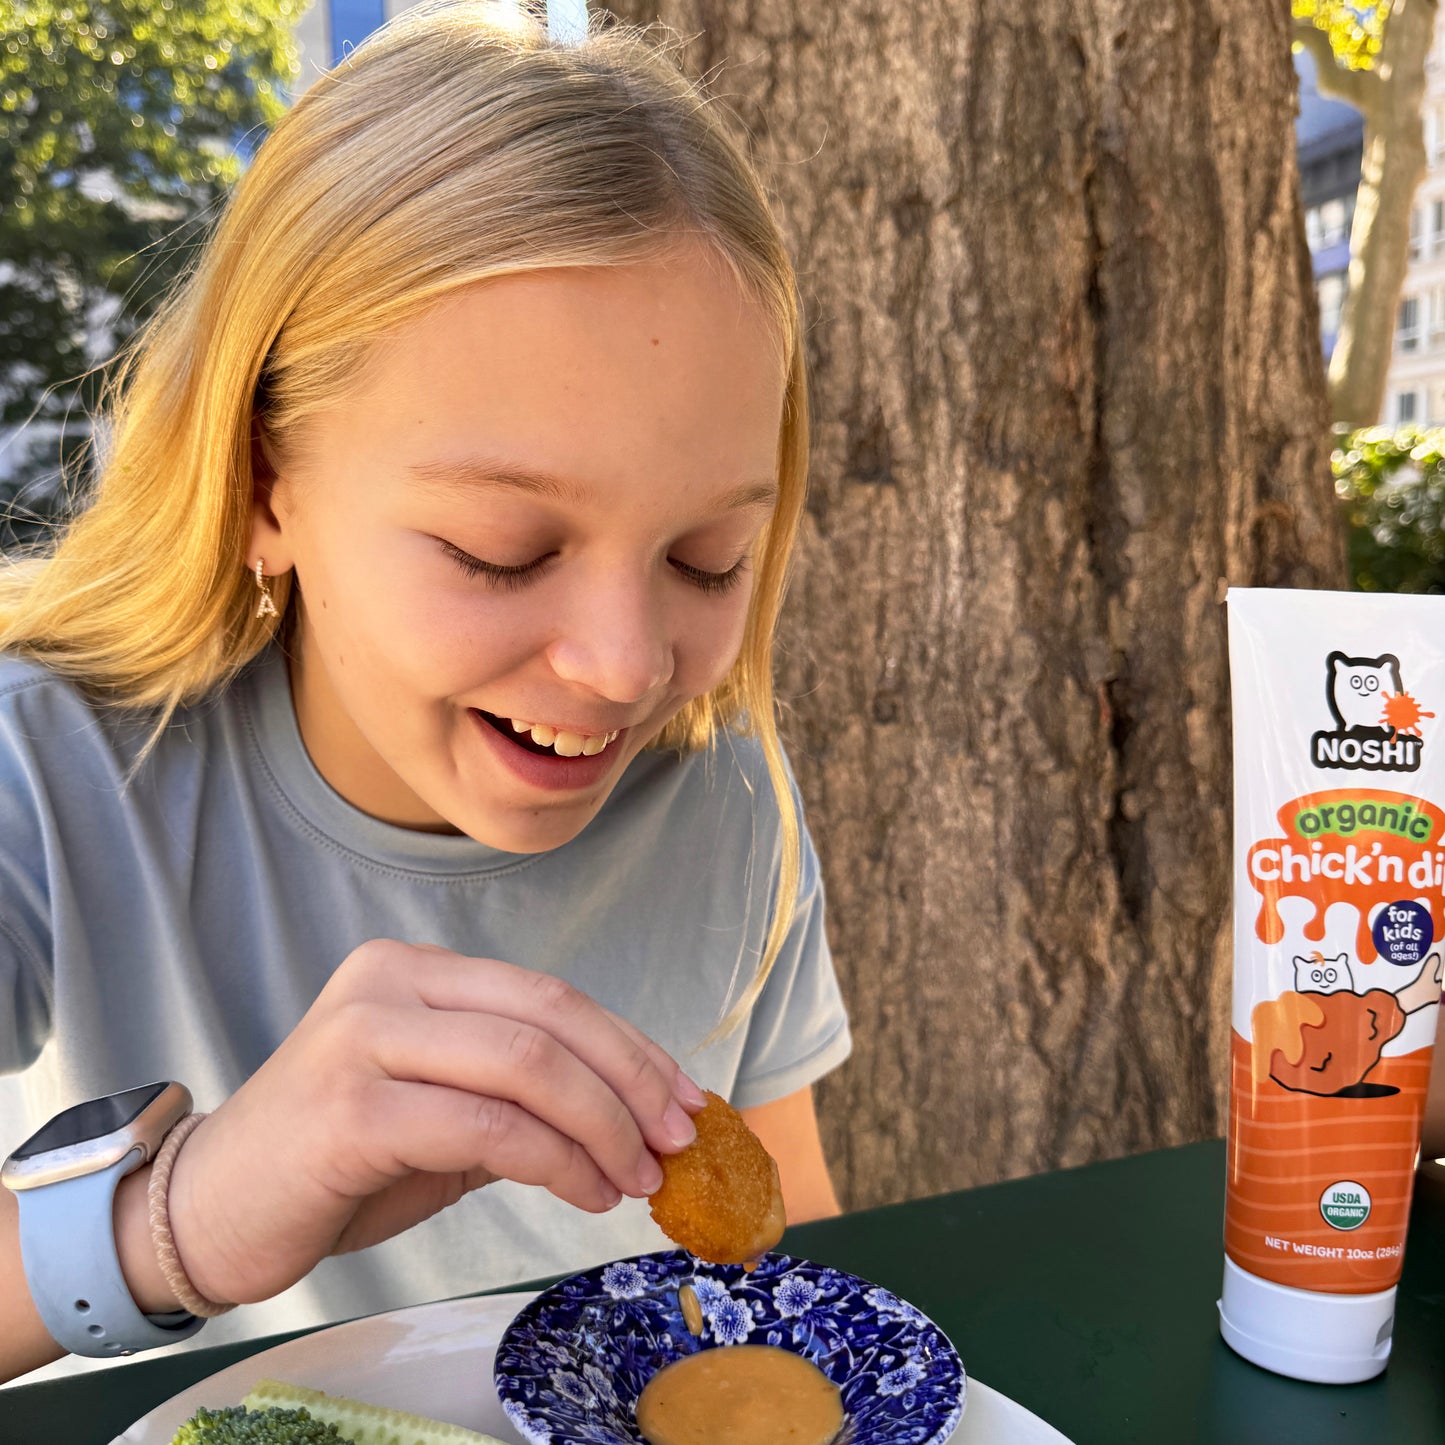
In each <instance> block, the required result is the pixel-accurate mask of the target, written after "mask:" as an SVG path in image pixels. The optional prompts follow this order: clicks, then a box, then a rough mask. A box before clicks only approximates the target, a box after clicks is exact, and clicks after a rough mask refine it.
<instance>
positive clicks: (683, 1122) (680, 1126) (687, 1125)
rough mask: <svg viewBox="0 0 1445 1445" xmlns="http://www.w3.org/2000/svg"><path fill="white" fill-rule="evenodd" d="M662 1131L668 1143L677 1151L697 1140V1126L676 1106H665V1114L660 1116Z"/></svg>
mask: <svg viewBox="0 0 1445 1445" xmlns="http://www.w3.org/2000/svg"><path fill="white" fill-rule="evenodd" d="M662 1129H663V1133H665V1134H666V1135H667V1137H668V1139H669V1141H670V1142H671V1143H673V1144H675V1145H676V1146H677V1147H678V1148H679V1149H682V1148H684V1147H685V1146H686V1145H688V1144H691V1143H692V1141H693V1140H694V1139H696V1138H697V1125H696V1124H694V1123H693V1122H692V1120H691V1119H690V1118H689V1117H688V1115H687V1114H685V1113H684V1112H683V1110H682V1107H681V1106H680V1105H678V1104H669V1105H668V1106H667V1113H665V1114H664V1115H663V1116H662Z"/></svg>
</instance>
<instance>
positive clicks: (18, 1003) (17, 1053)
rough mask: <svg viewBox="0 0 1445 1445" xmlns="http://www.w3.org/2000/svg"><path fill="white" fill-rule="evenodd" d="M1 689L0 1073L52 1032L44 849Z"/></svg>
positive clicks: (13, 1069)
mask: <svg viewBox="0 0 1445 1445" xmlns="http://www.w3.org/2000/svg"><path fill="white" fill-rule="evenodd" d="M6 701H7V699H6V698H5V697H4V695H3V692H0V1074H7V1073H18V1072H19V1071H20V1070H21V1069H25V1068H28V1067H29V1066H30V1065H31V1064H33V1063H34V1062H35V1059H36V1057H37V1056H38V1055H39V1053H40V1050H41V1049H42V1048H43V1047H44V1044H45V1041H46V1039H47V1038H48V1037H49V1036H50V1020H51V985H52V974H51V968H50V964H49V959H50V957H51V944H50V909H49V904H48V890H47V887H46V861H45V858H46V849H45V841H44V829H43V826H42V823H41V818H40V813H39V808H38V804H37V799H36V791H35V770H34V768H33V767H32V766H31V762H32V761H33V759H30V758H29V757H28V750H27V748H26V746H25V742H26V738H25V730H24V729H23V728H20V727H18V726H17V725H15V723H14V719H13V713H11V712H9V710H6V709H4V708H3V704H4V703H5V702H6Z"/></svg>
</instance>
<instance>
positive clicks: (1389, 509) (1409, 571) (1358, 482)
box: [1331, 426, 1445, 592]
mask: <svg viewBox="0 0 1445 1445" xmlns="http://www.w3.org/2000/svg"><path fill="white" fill-rule="evenodd" d="M1331 463H1332V465H1333V468H1334V474H1335V491H1336V493H1337V494H1338V495H1339V497H1340V501H1341V504H1342V506H1343V507H1344V511H1345V517H1346V520H1347V521H1348V523H1349V560H1350V582H1351V584H1352V585H1353V586H1354V587H1357V588H1358V589H1359V590H1360V591H1362V592H1445V427H1436V428H1434V429H1433V430H1430V431H1426V430H1424V429H1422V428H1420V427H1413V426H1406V427H1399V428H1392V427H1382V426H1376V427H1366V428H1364V429H1362V430H1360V431H1355V432H1350V431H1340V433H1339V436H1338V438H1337V445H1336V448H1335V452H1334V455H1333V457H1332V458H1331Z"/></svg>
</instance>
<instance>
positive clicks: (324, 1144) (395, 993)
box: [170, 940, 703, 1303]
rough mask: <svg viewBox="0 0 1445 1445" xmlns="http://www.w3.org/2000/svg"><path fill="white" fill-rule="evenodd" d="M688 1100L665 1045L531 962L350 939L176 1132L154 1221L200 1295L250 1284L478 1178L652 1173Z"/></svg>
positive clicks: (241, 1293)
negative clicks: (159, 1220)
mask: <svg viewBox="0 0 1445 1445" xmlns="http://www.w3.org/2000/svg"><path fill="white" fill-rule="evenodd" d="M702 1105H703V1098H702V1095H701V1093H700V1092H699V1091H698V1089H697V1086H696V1085H695V1084H693V1083H692V1081H691V1080H690V1079H688V1078H687V1076H686V1075H685V1074H683V1073H682V1071H681V1070H680V1069H679V1068H678V1065H677V1063H676V1061H675V1060H673V1059H672V1058H671V1057H670V1056H669V1055H668V1054H666V1053H665V1052H664V1051H663V1050H662V1049H660V1048H659V1047H658V1046H657V1045H656V1044H654V1043H652V1042H651V1041H650V1040H648V1039H647V1038H645V1037H644V1036H643V1035H642V1034H640V1033H639V1032H638V1031H637V1030H636V1029H634V1028H633V1027H632V1026H631V1025H630V1024H628V1023H626V1022H625V1021H624V1020H622V1019H620V1018H618V1017H617V1016H616V1015H615V1014H612V1013H610V1012H609V1011H608V1010H607V1009H605V1008H603V1007H602V1006H601V1005H600V1004H597V1003H596V1002H594V1001H593V1000H592V999H590V998H588V997H587V995H586V994H583V993H581V992H579V991H578V990H577V989H574V988H572V987H571V986H570V985H568V984H565V983H563V982H561V981H560V980H558V979H555V978H551V977H548V976H547V975H545V974H537V973H532V972H530V971H528V970H526V969H522V968H517V967H514V966H513V965H511V964H507V963H499V962H497V961H495V960H494V959H483V958H465V957H463V956H462V955H460V954H456V953H452V952H449V951H448V950H446V949H442V948H435V947H432V946H430V945H420V946H413V945H410V944H405V943H396V942H392V941H389V940H377V941H374V942H371V943H366V944H363V945H362V946H361V947H360V948H358V949H357V950H356V951H355V952H354V953H352V954H351V955H350V956H349V957H348V958H347V959H346V961H345V962H344V963H343V964H342V965H341V967H340V968H339V969H337V971H336V973H335V975H334V976H333V977H332V979H331V981H330V982H329V983H328V984H327V985H326V987H325V988H324V989H323V990H322V992H321V995H320V997H319V998H318V999H317V1000H316V1002H315V1004H314V1005H313V1006H312V1007H311V1009H310V1010H309V1011H308V1013H307V1014H306V1016H305V1017H304V1018H303V1019H302V1020H301V1022H300V1023H299V1024H298V1025H297V1026H296V1029H295V1031H294V1032H293V1033H292V1034H291V1036H290V1037H289V1038H288V1039H287V1040H286V1041H285V1042H284V1043H283V1044H282V1045H281V1047H280V1048H279V1049H277V1050H276V1052H275V1053H274V1054H273V1055H272V1056H271V1057H270V1058H269V1059H268V1060H267V1061H266V1063H265V1064H264V1065H262V1067H261V1068H260V1069H258V1070H257V1072H256V1073H255V1075H254V1076H253V1077H252V1078H250V1079H249V1080H247V1082H246V1084H245V1085H244V1086H243V1087H242V1088H241V1089H239V1090H238V1091H237V1092H236V1093H235V1094H234V1095H233V1096H232V1097H231V1098H230V1099H228V1100H227V1101H226V1102H225V1103H224V1104H223V1105H222V1106H221V1107H220V1108H219V1109H217V1110H216V1112H215V1113H214V1114H212V1115H211V1116H210V1117H209V1118H208V1119H206V1120H205V1121H204V1122H202V1123H201V1124H200V1125H199V1126H198V1127H197V1129H196V1131H195V1132H194V1133H193V1134H192V1135H191V1137H190V1138H189V1139H188V1140H187V1141H186V1144H185V1147H184V1148H183V1149H182V1150H181V1152H180V1154H179V1155H178V1156H177V1159H176V1165H175V1170H174V1172H173V1174H172V1176H171V1186H170V1214H171V1228H172V1231H173V1233H174V1236H175V1241H176V1246H177V1249H178V1251H179V1253H180V1257H181V1262H182V1263H183V1265H184V1266H185V1269H186V1272H187V1273H188V1274H189V1275H190V1278H191V1282H192V1283H193V1284H194V1285H195V1286H196V1288H197V1289H198V1290H200V1292H201V1293H202V1294H203V1295H206V1296H207V1297H208V1298H210V1299H213V1300H217V1301H235V1302H238V1303H240V1302H247V1301H254V1300H260V1299H267V1298H269V1297H270V1296H271V1295H274V1294H277V1293H278V1292H279V1291H281V1290H283V1289H285V1288H286V1287H287V1286H288V1285H291V1284H294V1283H295V1282H296V1281H297V1280H298V1279H301V1278H302V1277H303V1276H304V1275H306V1274H307V1273H308V1272H309V1271H310V1270H311V1269H312V1268H313V1267H314V1266H315V1265H316V1264H317V1262H318V1261H320V1260H321V1259H323V1258H325V1257H326V1256H327V1255H329V1254H340V1253H344V1252H346V1251H347V1250H353V1249H363V1248H365V1247H366V1246H367V1245H370V1244H376V1243H378V1242H379V1241H381V1240H383V1239H388V1238H390V1237H391V1236H392V1235H393V1234H396V1233H398V1232H400V1231H401V1230H403V1229H406V1228H408V1227H409V1226H410V1225H413V1224H416V1223H418V1222H419V1221H421V1220H423V1219H426V1218H428V1217H429V1216H430V1215H432V1214H435V1213H436V1212H437V1211H438V1210H440V1209H444V1208H446V1206H447V1205H449V1204H452V1203H454V1202H455V1201H456V1200H458V1199H460V1198H461V1196H462V1195H463V1194H465V1193H467V1192H468V1191H469V1190H472V1189H476V1188H479V1187H480V1186H481V1185H483V1184H487V1183H489V1182H491V1181H492V1180H494V1179H515V1180H518V1181H520V1182H521V1183H524V1184H540V1185H543V1186H544V1187H545V1188H547V1189H549V1190H550V1191H551V1192H552V1193H553V1194H555V1195H557V1196H558V1198H560V1199H565V1200H567V1201H568V1202H569V1203H571V1204H575V1205H576V1206H577V1207H578V1208H579V1209H585V1210H589V1211H592V1212H594V1213H600V1212H602V1211H604V1210H607V1209H610V1208H611V1207H612V1206H613V1205H614V1204H616V1203H617V1202H618V1201H619V1199H620V1198H621V1197H622V1195H623V1194H630V1195H634V1196H637V1197H641V1196H644V1195H647V1194H651V1193H653V1192H654V1191H655V1190H656V1189H657V1187H658V1186H659V1184H660V1182H661V1177H662V1176H661V1171H660V1169H659V1168H658V1164H657V1160H656V1159H655V1158H654V1157H653V1151H660V1152H664V1153H666V1152H672V1151H675V1150H677V1149H680V1148H682V1147H683V1146H684V1145H686V1144H688V1143H689V1142H691V1140H692V1138H693V1137H694V1134H695V1132H696V1131H695V1130H694V1128H693V1125H692V1121H691V1119H690V1118H689V1114H688V1111H689V1110H690V1111H692V1112H696V1111H697V1110H698V1109H700V1108H701V1107H702Z"/></svg>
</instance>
